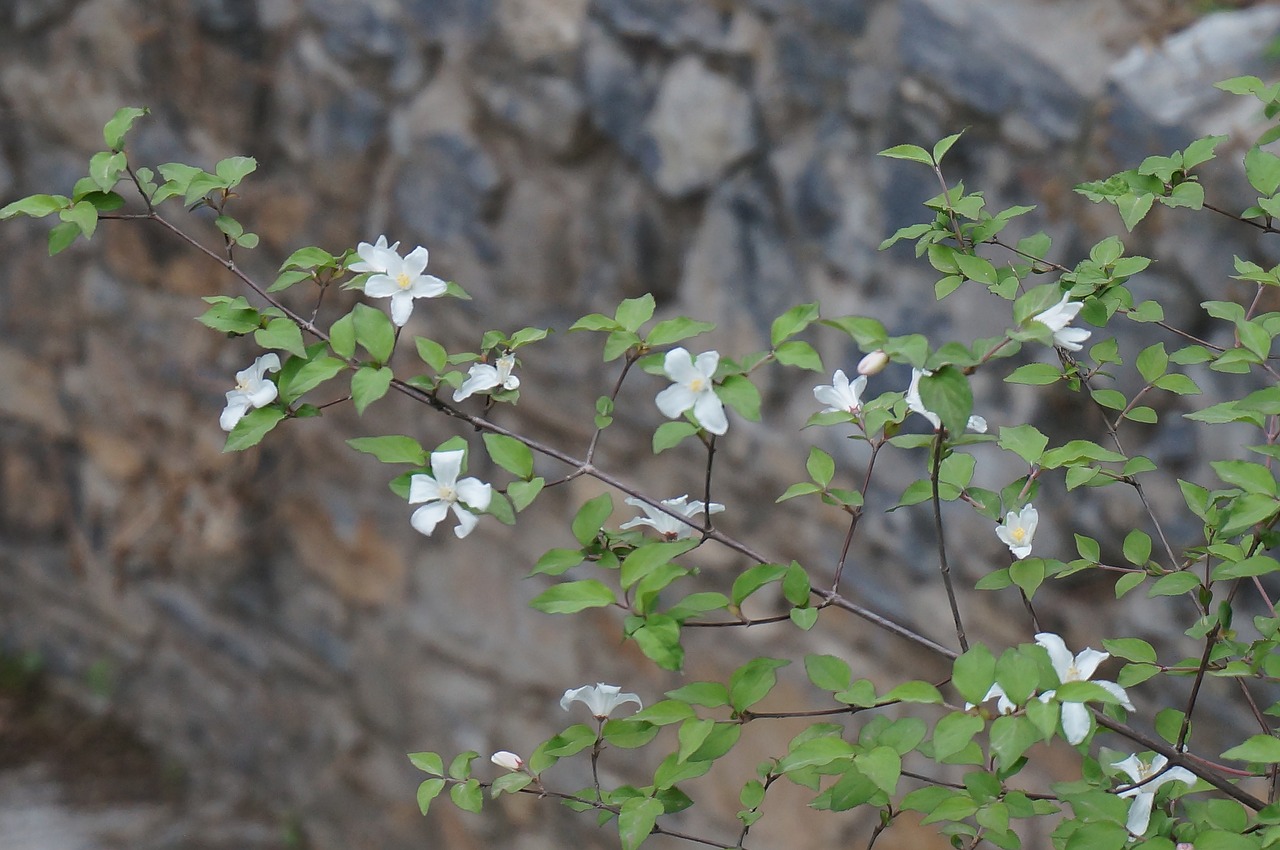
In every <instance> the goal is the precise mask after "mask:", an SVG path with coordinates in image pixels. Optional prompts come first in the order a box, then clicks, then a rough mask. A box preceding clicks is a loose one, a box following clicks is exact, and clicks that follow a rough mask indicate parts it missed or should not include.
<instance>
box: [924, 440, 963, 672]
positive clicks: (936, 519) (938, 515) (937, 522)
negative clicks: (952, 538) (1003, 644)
mask: <svg viewBox="0 0 1280 850" xmlns="http://www.w3.org/2000/svg"><path fill="white" fill-rule="evenodd" d="M941 469H942V428H939V429H938V431H937V433H935V434H934V436H933V470H932V473H931V474H930V476H929V478H930V481H929V483H930V484H931V485H932V488H933V532H934V535H935V536H936V537H937V539H938V568H939V569H940V570H941V571H942V585H943V587H945V588H946V590H947V602H949V603H950V604H951V619H952V620H953V621H955V624H956V639H957V640H959V642H960V651H961V652H968V651H969V639H968V638H967V637H965V634H964V621H963V620H962V619H961V618H960V604H959V602H958V601H957V600H956V590H955V587H953V586H952V584H951V565H950V564H948V563H947V540H946V537H944V536H943V528H942V499H941V498H940V497H939V495H938V474H939V470H941Z"/></svg>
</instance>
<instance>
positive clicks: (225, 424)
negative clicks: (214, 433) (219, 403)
mask: <svg viewBox="0 0 1280 850" xmlns="http://www.w3.org/2000/svg"><path fill="white" fill-rule="evenodd" d="M227 395H228V396H231V395H232V393H227ZM237 395H239V394H238V393H237ZM248 412H249V402H248V401H244V400H241V399H236V400H235V401H232V400H231V399H230V398H228V399H227V406H226V407H224V408H223V409H222V416H220V417H219V418H218V425H220V426H221V427H222V430H223V431H230V430H231V429H232V428H234V427H236V423H237V422H239V421H240V420H241V419H243V418H244V416H245V414H246V413H248Z"/></svg>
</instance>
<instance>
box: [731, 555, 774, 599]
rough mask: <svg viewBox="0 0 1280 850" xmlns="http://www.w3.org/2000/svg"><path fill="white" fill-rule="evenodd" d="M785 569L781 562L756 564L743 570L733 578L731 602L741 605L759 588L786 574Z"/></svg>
mask: <svg viewBox="0 0 1280 850" xmlns="http://www.w3.org/2000/svg"><path fill="white" fill-rule="evenodd" d="M787 569H788V568H787V567H784V566H782V565H781V564H757V565H756V566H754V567H750V568H748V569H746V570H744V571H743V572H742V573H741V574H740V575H739V576H738V577H737V578H736V579H734V580H733V590H732V592H731V593H730V598H731V599H732V600H733V604H734V605H741V604H742V603H743V602H745V601H746V599H747V597H749V596H751V595H752V594H753V593H755V592H756V591H757V590H759V589H760V588H762V587H764V586H765V585H767V584H772V583H773V582H775V581H779V580H781V579H782V577H783V576H785V575H786V574H787Z"/></svg>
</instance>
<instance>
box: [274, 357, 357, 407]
mask: <svg viewBox="0 0 1280 850" xmlns="http://www.w3.org/2000/svg"><path fill="white" fill-rule="evenodd" d="M345 368H347V364H346V363H343V362H342V361H341V360H338V359H337V358H334V357H327V356H323V355H322V356H320V357H317V358H315V359H314V360H311V361H309V362H307V363H305V364H303V365H302V367H301V368H299V369H298V371H297V372H296V373H294V374H293V376H292V377H291V378H290V379H289V380H287V381H286V380H285V378H284V377H281V379H280V381H279V383H280V397H281V399H283V400H284V401H285V403H287V404H292V403H293V402H294V401H295V400H296V399H298V398H301V397H302V396H303V395H305V394H306V393H308V392H310V391H311V390H313V389H315V388H316V387H318V386H320V385H321V384H323V383H324V382H325V381H328V380H330V379H331V378H333V377H334V376H335V375H337V374H338V373H339V372H341V371H342V370H343V369H345ZM287 369H288V367H287V365H286V370H285V371H287Z"/></svg>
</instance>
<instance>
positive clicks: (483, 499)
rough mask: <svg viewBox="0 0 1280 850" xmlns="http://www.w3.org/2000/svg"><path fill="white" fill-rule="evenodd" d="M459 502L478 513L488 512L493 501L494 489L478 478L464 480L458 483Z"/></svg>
mask: <svg viewBox="0 0 1280 850" xmlns="http://www.w3.org/2000/svg"><path fill="white" fill-rule="evenodd" d="M458 500H459V501H461V502H465V503H466V504H468V505H470V506H471V507H473V508H475V509H476V510H478V511H484V510H488V508H489V502H491V501H492V500H493V487H492V486H490V485H489V484H485V483H483V482H481V481H480V480H479V479H478V478H464V479H462V480H461V481H459V482H458Z"/></svg>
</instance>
